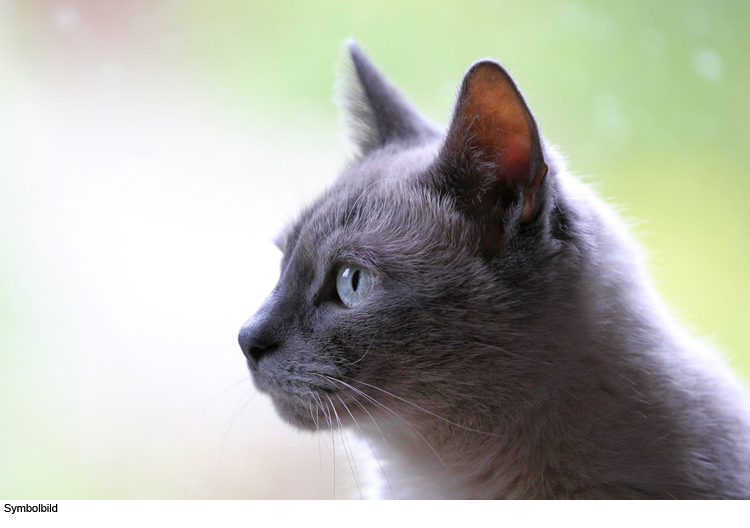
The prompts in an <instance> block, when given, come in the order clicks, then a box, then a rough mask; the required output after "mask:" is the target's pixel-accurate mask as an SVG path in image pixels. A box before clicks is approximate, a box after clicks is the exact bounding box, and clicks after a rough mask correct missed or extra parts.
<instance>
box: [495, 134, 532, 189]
mask: <svg viewBox="0 0 750 528" xmlns="http://www.w3.org/2000/svg"><path fill="white" fill-rule="evenodd" d="M499 161H500V165H501V166H502V167H503V169H505V173H506V176H507V177H508V178H510V179H511V180H514V181H515V182H516V183H525V180H526V179H527V178H528V176H529V171H530V167H529V163H530V161H531V145H529V142H528V141H524V140H523V139H521V138H518V137H510V138H508V140H507V143H506V144H505V145H504V146H503V149H502V154H501V155H500V160H499Z"/></svg>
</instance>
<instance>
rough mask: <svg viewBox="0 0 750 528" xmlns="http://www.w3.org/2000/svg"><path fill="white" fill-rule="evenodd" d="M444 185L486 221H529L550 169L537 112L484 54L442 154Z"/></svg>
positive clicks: (466, 82)
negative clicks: (534, 113)
mask: <svg viewBox="0 0 750 528" xmlns="http://www.w3.org/2000/svg"><path fill="white" fill-rule="evenodd" d="M438 160H439V162H440V166H441V168H442V170H441V171H440V172H441V175H442V176H441V179H442V181H441V182H440V186H441V187H442V189H443V190H445V191H447V192H449V193H451V194H452V195H453V196H454V197H455V200H456V203H457V204H458V206H459V207H460V208H461V209H463V210H464V211H465V212H466V213H468V214H469V215H470V216H472V217H474V218H476V219H477V220H479V221H480V222H481V223H482V224H483V225H485V226H487V227H492V226H493V225H496V224H498V223H500V224H503V223H506V222H507V221H508V219H509V217H511V216H512V215H513V214H515V215H517V220H519V221H520V223H527V222H529V221H531V220H532V219H533V218H534V217H535V215H536V213H537V210H538V208H539V199H540V196H539V195H540V194H541V193H540V192H539V190H540V185H541V184H542V182H543V180H544V177H545V175H546V174H547V165H546V164H545V161H544V154H543V149H542V143H541V138H540V136H539V131H538V130H537V125H536V123H535V122H534V118H533V117H532V115H531V112H530V111H529V109H528V107H527V106H526V102H525V101H524V99H523V97H522V96H521V93H520V92H519V90H518V88H517V87H516V85H515V83H514V82H513V80H512V79H511V77H510V75H509V74H508V73H507V72H506V71H505V70H504V69H503V67H502V66H500V65H499V64H498V63H496V62H494V61H491V60H483V61H480V62H477V63H476V64H474V65H473V66H472V67H471V68H470V69H469V71H468V72H467V73H466V75H465V77H464V79H463V83H462V85H461V90H460V92H459V95H458V100H457V102H456V107H455V110H454V113H453V118H452V120H451V124H450V128H449V130H448V136H447V138H446V140H445V143H444V145H443V147H442V150H441V152H440V154H439V158H438Z"/></svg>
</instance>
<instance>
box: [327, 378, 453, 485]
mask: <svg viewBox="0 0 750 528" xmlns="http://www.w3.org/2000/svg"><path fill="white" fill-rule="evenodd" d="M321 375H323V374H321ZM323 376H325V375H323ZM325 377H326V378H328V379H330V380H331V381H335V382H338V383H341V384H342V385H344V386H346V387H349V388H350V389H351V390H353V391H355V392H357V393H358V394H361V395H362V396H364V397H365V398H367V399H368V400H370V401H371V402H373V403H374V404H375V405H377V406H379V407H381V408H383V409H385V410H386V411H388V412H389V413H391V414H392V415H393V416H395V417H396V418H398V419H399V420H401V421H402V422H404V424H406V426H407V427H409V428H410V429H412V430H413V431H414V432H415V433H417V434H418V435H419V437H420V438H421V439H422V440H423V441H424V443H425V444H427V447H429V448H430V449H431V450H432V452H433V453H434V454H435V456H436V457H437V459H438V460H439V461H440V463H441V464H443V466H444V467H445V469H446V470H447V471H450V469H449V468H448V465H447V464H446V463H445V461H444V460H443V458H442V457H441V456H440V455H439V454H438V452H437V450H436V449H435V448H434V447H433V446H432V444H431V443H430V442H429V440H427V438H426V437H425V436H424V435H423V434H422V433H420V432H419V430H418V429H417V428H416V427H414V426H413V425H412V424H410V423H409V422H408V421H407V420H406V419H405V418H404V417H402V416H400V415H399V414H398V413H397V412H396V411H394V410H392V409H390V408H389V407H388V406H386V405H384V404H382V403H380V402H379V401H378V400H376V399H375V398H373V397H372V396H370V395H369V394H365V393H364V392H362V391H361V390H359V389H356V388H354V387H352V386H351V385H349V384H348V383H346V382H344V381H341V380H337V379H336V378H330V377H329V376H325Z"/></svg>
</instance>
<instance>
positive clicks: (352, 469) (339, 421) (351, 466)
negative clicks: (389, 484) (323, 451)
mask: <svg viewBox="0 0 750 528" xmlns="http://www.w3.org/2000/svg"><path fill="white" fill-rule="evenodd" d="M326 398H328V402H329V403H330V404H331V409H333V412H334V414H335V415H336V422H337V423H338V424H339V436H340V437H341V445H342V446H343V448H344V454H346V460H347V461H348V462H349V469H350V470H351V472H352V476H353V477H354V483H355V484H356V485H357V492H358V493H359V498H360V500H361V499H362V489H361V488H360V486H359V479H358V478H357V471H356V470H355V469H354V466H353V465H352V459H351V458H349V451H351V446H349V449H347V443H346V440H344V426H343V425H342V423H341V419H340V418H339V413H338V411H337V410H336V407H335V406H334V405H333V401H331V397H330V396H329V395H328V394H326ZM352 456H354V453H352Z"/></svg>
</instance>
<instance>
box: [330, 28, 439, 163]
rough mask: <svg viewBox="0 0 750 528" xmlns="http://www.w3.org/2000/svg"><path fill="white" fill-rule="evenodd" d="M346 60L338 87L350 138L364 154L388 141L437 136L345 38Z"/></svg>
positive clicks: (408, 142) (414, 140) (410, 141)
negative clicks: (343, 73)
mask: <svg viewBox="0 0 750 528" xmlns="http://www.w3.org/2000/svg"><path fill="white" fill-rule="evenodd" d="M347 50H348V52H349V53H348V55H349V57H348V59H349V60H348V61H347V66H346V68H345V75H344V79H342V80H343V83H342V85H341V87H340V90H339V92H340V94H339V99H340V104H341V105H342V106H343V110H344V117H345V121H346V128H347V132H348V136H349V139H350V140H351V141H352V142H353V143H354V145H355V146H356V147H357V148H358V150H359V151H360V154H367V153H368V152H370V151H373V150H375V149H377V148H380V147H383V146H385V145H389V144H403V145H413V144H415V143H419V142H423V141H425V140H428V139H434V138H437V137H439V136H440V134H441V132H440V130H439V129H438V128H437V127H436V126H435V125H433V124H432V123H431V122H430V121H429V120H428V119H427V118H425V117H424V116H423V115H422V114H420V113H419V112H418V111H417V110H416V108H414V106H412V104H411V103H410V102H409V101H408V100H407V99H406V97H404V96H403V94H401V92H400V91H399V90H398V89H397V88H396V86H394V85H393V83H391V82H390V81H389V80H388V79H387V78H386V77H385V75H383V74H382V73H381V72H380V70H379V69H378V68H377V66H375V64H374V63H373V62H372V61H371V60H370V59H369V57H367V55H365V53H364V52H363V51H362V50H361V49H360V47H359V46H358V45H357V43H356V42H354V41H353V40H349V41H348V42H347Z"/></svg>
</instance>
